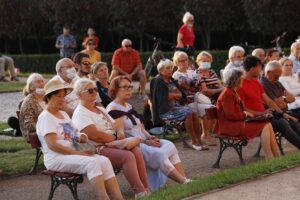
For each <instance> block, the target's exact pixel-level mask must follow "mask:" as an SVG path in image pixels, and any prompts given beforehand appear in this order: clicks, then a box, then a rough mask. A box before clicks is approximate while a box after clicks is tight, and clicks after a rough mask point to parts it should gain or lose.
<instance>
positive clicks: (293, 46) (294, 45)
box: [291, 41, 300, 50]
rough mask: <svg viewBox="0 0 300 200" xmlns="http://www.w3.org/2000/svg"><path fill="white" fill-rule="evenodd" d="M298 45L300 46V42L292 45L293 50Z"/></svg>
mask: <svg viewBox="0 0 300 200" xmlns="http://www.w3.org/2000/svg"><path fill="white" fill-rule="evenodd" d="M297 45H300V42H299V41H297V42H294V43H293V44H292V45H291V50H293V49H295V48H296V46H297Z"/></svg>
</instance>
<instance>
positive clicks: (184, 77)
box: [172, 69, 197, 85]
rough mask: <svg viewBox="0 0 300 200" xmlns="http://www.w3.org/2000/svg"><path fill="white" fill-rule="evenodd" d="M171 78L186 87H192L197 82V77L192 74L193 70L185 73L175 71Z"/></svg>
mask: <svg viewBox="0 0 300 200" xmlns="http://www.w3.org/2000/svg"><path fill="white" fill-rule="evenodd" d="M172 77H173V78H174V79H175V80H177V81H178V82H180V81H183V82H184V83H186V84H188V85H193V84H194V83H195V82H196V80H197V76H196V75H195V74H194V70H191V69H189V70H187V72H186V73H183V72H180V71H178V70H177V71H176V72H174V74H173V75H172Z"/></svg>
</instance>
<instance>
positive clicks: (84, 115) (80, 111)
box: [72, 104, 115, 145]
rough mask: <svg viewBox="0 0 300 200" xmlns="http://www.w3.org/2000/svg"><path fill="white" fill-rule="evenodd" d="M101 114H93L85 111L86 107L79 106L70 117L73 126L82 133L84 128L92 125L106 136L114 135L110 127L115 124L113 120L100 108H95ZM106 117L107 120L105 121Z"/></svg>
mask: <svg viewBox="0 0 300 200" xmlns="http://www.w3.org/2000/svg"><path fill="white" fill-rule="evenodd" d="M97 108H98V109H99V110H100V111H101V112H102V113H105V114H102V113H99V114H98V113H95V112H92V111H90V110H89V109H87V108H86V107H84V106H82V105H81V104H79V105H78V106H77V108H76V109H75V111H74V113H73V116H72V122H73V124H74V126H75V127H76V128H77V129H78V130H79V131H82V129H84V128H85V127H87V126H89V125H91V124H94V125H95V126H96V127H97V129H98V130H101V131H103V132H105V133H108V134H114V133H115V131H114V129H113V127H112V124H113V123H115V120H114V119H113V118H111V117H110V116H109V114H108V113H107V111H106V110H105V109H104V108H102V107H97ZM107 117H108V118H109V120H107ZM90 142H91V143H93V144H95V145H97V144H98V143H95V142H93V141H90Z"/></svg>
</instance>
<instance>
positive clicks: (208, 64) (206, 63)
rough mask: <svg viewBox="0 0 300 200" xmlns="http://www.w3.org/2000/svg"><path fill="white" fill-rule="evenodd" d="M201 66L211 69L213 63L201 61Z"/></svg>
mask: <svg viewBox="0 0 300 200" xmlns="http://www.w3.org/2000/svg"><path fill="white" fill-rule="evenodd" d="M201 68H202V69H210V68H211V63H210V62H201Z"/></svg>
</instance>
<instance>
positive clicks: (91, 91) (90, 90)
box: [82, 87, 98, 94]
mask: <svg viewBox="0 0 300 200" xmlns="http://www.w3.org/2000/svg"><path fill="white" fill-rule="evenodd" d="M82 92H88V93H89V94H93V93H94V92H98V88H96V87H94V88H90V89H87V90H83V91H82Z"/></svg>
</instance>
